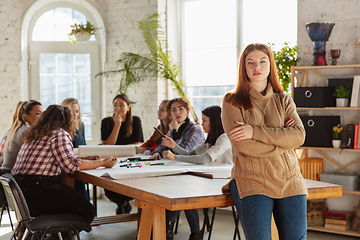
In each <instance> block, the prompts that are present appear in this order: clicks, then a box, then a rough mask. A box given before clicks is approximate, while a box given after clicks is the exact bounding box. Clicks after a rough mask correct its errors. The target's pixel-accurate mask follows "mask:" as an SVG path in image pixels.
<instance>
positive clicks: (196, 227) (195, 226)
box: [166, 209, 200, 233]
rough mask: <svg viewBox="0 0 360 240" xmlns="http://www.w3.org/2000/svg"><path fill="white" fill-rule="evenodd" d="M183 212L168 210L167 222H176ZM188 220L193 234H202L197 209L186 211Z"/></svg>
mask: <svg viewBox="0 0 360 240" xmlns="http://www.w3.org/2000/svg"><path fill="white" fill-rule="evenodd" d="M180 212H181V211H169V210H166V222H169V221H170V222H175V221H176V218H177V217H178V216H179V215H180ZM184 212H185V216H186V219H187V221H188V223H189V226H190V231H191V232H192V233H199V232H200V223H199V214H198V211H197V209H191V210H184Z"/></svg>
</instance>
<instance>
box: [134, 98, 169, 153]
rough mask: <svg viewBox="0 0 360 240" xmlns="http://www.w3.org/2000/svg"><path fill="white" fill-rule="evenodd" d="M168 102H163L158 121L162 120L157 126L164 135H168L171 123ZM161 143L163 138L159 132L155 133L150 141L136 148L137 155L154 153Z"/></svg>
mask: <svg viewBox="0 0 360 240" xmlns="http://www.w3.org/2000/svg"><path fill="white" fill-rule="evenodd" d="M168 102H169V100H163V101H162V102H161V104H160V106H159V110H158V119H159V120H160V124H159V126H157V129H159V130H160V131H161V132H162V133H163V134H164V135H166V134H167V133H168V131H169V123H170V122H171V116H170V115H169V114H168V112H167V110H166V106H167V104H168ZM161 142H162V136H161V135H160V134H159V133H158V132H157V131H154V133H153V135H152V136H151V137H150V139H149V140H147V141H146V142H144V143H143V144H142V145H141V146H139V147H137V146H136V153H143V152H144V151H145V150H149V151H150V152H152V151H154V150H155V149H156V148H157V147H158V146H159V145H160V144H161Z"/></svg>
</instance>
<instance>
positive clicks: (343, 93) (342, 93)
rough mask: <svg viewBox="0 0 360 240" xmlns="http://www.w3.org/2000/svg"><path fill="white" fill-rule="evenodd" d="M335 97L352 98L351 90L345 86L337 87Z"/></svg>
mask: <svg viewBox="0 0 360 240" xmlns="http://www.w3.org/2000/svg"><path fill="white" fill-rule="evenodd" d="M333 96H334V97H336V98H350V88H348V87H344V86H335V92H333Z"/></svg>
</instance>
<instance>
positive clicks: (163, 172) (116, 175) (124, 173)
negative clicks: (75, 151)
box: [84, 159, 232, 180]
mask: <svg viewBox="0 0 360 240" xmlns="http://www.w3.org/2000/svg"><path fill="white" fill-rule="evenodd" d="M139 163H141V164H142V167H133V168H127V167H120V165H124V164H125V163H119V164H116V165H115V166H114V167H113V168H99V169H95V170H86V171H84V172H87V171H91V174H93V175H96V176H99V177H109V178H112V179H114V180H119V179H133V178H146V177H159V176H167V175H174V174H183V173H191V174H193V175H198V176H203V177H208V178H223V179H227V178H230V173H231V168H232V166H231V165H218V166H204V165H195V164H191V163H184V162H177V161H171V160H166V159H162V160H156V161H149V162H148V163H149V164H154V163H164V165H153V166H150V165H146V164H145V163H146V162H139ZM131 164H132V165H135V164H136V163H135V162H131Z"/></svg>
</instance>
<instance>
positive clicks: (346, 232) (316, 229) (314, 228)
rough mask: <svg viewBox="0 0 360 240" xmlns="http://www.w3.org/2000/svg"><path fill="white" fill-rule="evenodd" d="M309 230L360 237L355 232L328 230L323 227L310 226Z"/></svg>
mask: <svg viewBox="0 0 360 240" xmlns="http://www.w3.org/2000/svg"><path fill="white" fill-rule="evenodd" d="M308 230H313V231H319V232H327V233H336V234H342V235H348V236H354V237H360V233H358V232H355V231H353V230H346V231H341V230H334V229H328V228H325V227H323V226H308Z"/></svg>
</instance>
